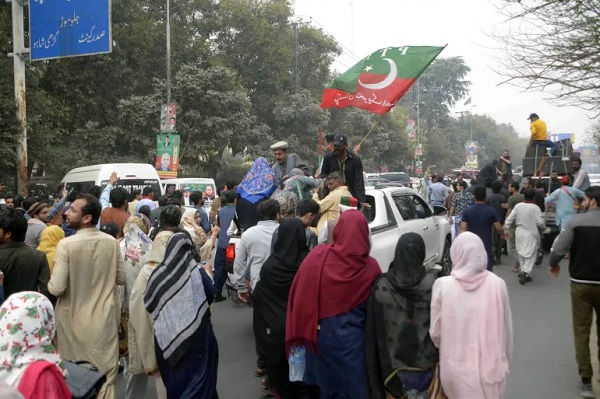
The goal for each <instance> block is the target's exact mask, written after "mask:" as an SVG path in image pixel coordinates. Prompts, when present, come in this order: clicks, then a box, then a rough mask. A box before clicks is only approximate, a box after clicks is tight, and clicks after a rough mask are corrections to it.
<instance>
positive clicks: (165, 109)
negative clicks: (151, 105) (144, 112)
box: [160, 103, 177, 133]
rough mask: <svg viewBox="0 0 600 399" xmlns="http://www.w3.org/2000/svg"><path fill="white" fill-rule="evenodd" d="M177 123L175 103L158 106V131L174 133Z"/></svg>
mask: <svg viewBox="0 0 600 399" xmlns="http://www.w3.org/2000/svg"><path fill="white" fill-rule="evenodd" d="M176 123H177V105H175V103H169V104H163V105H161V106H160V132H161V133H175V125H176Z"/></svg>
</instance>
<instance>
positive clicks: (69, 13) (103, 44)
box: [29, 0, 112, 60]
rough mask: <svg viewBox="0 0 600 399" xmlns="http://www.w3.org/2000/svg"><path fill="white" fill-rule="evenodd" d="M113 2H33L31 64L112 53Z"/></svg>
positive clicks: (78, 0) (65, 0)
mask: <svg viewBox="0 0 600 399" xmlns="http://www.w3.org/2000/svg"><path fill="white" fill-rule="evenodd" d="M110 9H111V3H110V0H30V1H29V26H30V35H29V36H30V42H29V48H30V51H31V59H32V60H45V59H49V58H60V57H73V56H80V55H91V54H100V53H110V52H111V50H112V35H111V23H110V22H111V17H110Z"/></svg>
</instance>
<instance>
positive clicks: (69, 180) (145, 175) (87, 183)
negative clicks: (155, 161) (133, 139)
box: [61, 163, 163, 196]
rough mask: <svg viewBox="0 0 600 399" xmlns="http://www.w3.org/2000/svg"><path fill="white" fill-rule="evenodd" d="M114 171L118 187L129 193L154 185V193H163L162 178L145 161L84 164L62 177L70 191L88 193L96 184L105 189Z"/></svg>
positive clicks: (156, 194)
mask: <svg viewBox="0 0 600 399" xmlns="http://www.w3.org/2000/svg"><path fill="white" fill-rule="evenodd" d="M112 172H117V177H118V178H119V180H118V181H117V184H116V185H117V187H123V188H124V189H126V190H127V191H128V192H129V193H131V192H132V191H133V190H143V189H144V188H145V187H152V189H153V190H154V195H155V196H158V195H161V194H163V191H162V187H161V185H160V178H159V177H158V173H156V169H154V166H153V165H150V164H145V163H106V164H101V165H92V166H83V167H81V168H75V169H73V170H71V171H70V172H68V173H67V174H66V175H65V177H63V179H62V181H61V182H62V183H63V184H65V185H66V188H67V190H68V191H71V189H75V190H76V191H79V192H81V193H87V192H89V190H90V189H91V188H92V187H94V186H100V187H102V188H103V189H104V187H106V185H107V184H108V179H109V178H110V175H111V173H112Z"/></svg>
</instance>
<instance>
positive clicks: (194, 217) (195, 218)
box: [179, 208, 208, 254]
mask: <svg viewBox="0 0 600 399" xmlns="http://www.w3.org/2000/svg"><path fill="white" fill-rule="evenodd" d="M179 228H180V229H182V230H185V231H187V232H188V233H190V237H191V239H192V243H193V244H194V249H195V250H196V253H198V254H199V253H201V249H202V246H203V245H204V244H205V243H206V241H207V240H208V236H207V235H206V233H205V232H204V229H203V228H202V227H201V226H200V211H198V210H197V209H195V208H187V209H186V210H185V212H184V213H183V215H182V217H181V224H180V225H179Z"/></svg>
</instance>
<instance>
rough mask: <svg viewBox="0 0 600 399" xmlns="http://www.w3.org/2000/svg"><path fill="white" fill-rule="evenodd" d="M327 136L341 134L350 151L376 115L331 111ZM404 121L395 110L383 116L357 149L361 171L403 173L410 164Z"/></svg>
mask: <svg viewBox="0 0 600 399" xmlns="http://www.w3.org/2000/svg"><path fill="white" fill-rule="evenodd" d="M329 112H330V113H331V121H330V122H329V127H328V129H327V132H329V133H343V134H345V135H346V136H347V137H348V144H349V147H350V148H353V147H354V146H355V145H357V144H359V143H360V142H361V141H362V140H363V138H364V137H365V135H366V134H367V133H368V132H369V130H371V128H373V126H374V125H375V123H376V122H377V120H378V118H379V115H376V114H373V113H371V112H368V111H365V110H363V109H359V108H352V107H348V108H344V109H335V108H334V109H331V110H330V111H329ZM407 120H408V117H407V115H406V113H405V112H403V110H402V109H401V108H399V107H396V108H394V109H393V111H390V112H388V113H387V114H385V115H384V116H383V117H382V118H381V121H380V122H379V123H378V124H377V125H376V126H375V127H374V128H373V131H372V132H371V133H370V135H369V137H368V138H367V139H366V140H365V141H364V142H363V144H362V145H361V154H360V157H361V160H362V162H363V168H364V170H365V171H374V172H376V171H379V170H380V168H381V167H382V166H387V167H388V168H389V169H390V170H393V171H402V170H404V168H405V166H406V165H407V164H410V163H411V162H412V149H411V148H410V146H409V143H408V138H407V136H406V134H405V128H406V121H407Z"/></svg>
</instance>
